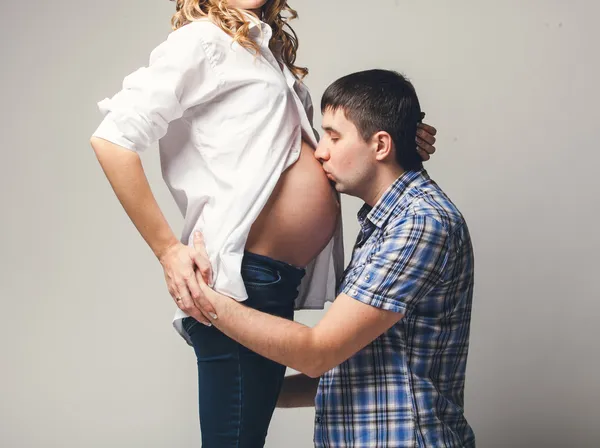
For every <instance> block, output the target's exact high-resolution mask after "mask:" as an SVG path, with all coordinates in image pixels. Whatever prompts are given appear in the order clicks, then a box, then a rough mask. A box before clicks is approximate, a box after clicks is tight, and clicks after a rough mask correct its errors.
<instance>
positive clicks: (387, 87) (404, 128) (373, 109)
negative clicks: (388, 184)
mask: <svg viewBox="0 0 600 448" xmlns="http://www.w3.org/2000/svg"><path fill="white" fill-rule="evenodd" d="M328 109H330V110H332V111H336V110H342V111H343V112H344V114H345V115H346V118H347V119H348V120H350V121H351V122H352V123H354V125H355V126H356V128H357V129H358V131H359V132H360V134H361V136H362V138H363V139H364V140H365V141H367V140H369V139H370V138H371V137H372V136H373V135H374V134H375V133H376V132H379V131H385V132H387V133H388V134H390V136H391V137H392V140H393V142H394V146H395V147H396V161H397V162H398V164H399V165H400V166H401V167H402V168H403V169H404V170H406V171H416V170H420V169H422V168H423V162H422V159H421V156H419V153H418V152H417V144H416V142H415V139H416V136H417V123H419V122H420V121H421V106H420V104H419V99H418V98H417V93H416V92H415V88H414V87H413V85H412V84H411V83H410V81H408V80H407V79H406V78H405V77H404V76H402V75H401V74H399V73H396V72H394V71H390V70H367V71H363V72H358V73H352V74H350V75H348V76H344V77H343V78H340V79H338V80H337V81H335V82H334V83H333V84H331V85H330V86H329V87H328V88H327V90H326V91H325V93H324V94H323V98H322V100H321V112H323V113H324V112H325V111H326V110H328Z"/></svg>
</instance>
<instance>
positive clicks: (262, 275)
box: [242, 264, 281, 287]
mask: <svg viewBox="0 0 600 448" xmlns="http://www.w3.org/2000/svg"><path fill="white" fill-rule="evenodd" d="M242 279H243V280H244V285H246V286H250V287H252V286H272V285H276V284H277V283H279V282H281V274H280V272H279V271H278V270H277V269H276V268H272V267H270V266H257V265H251V264H246V265H242Z"/></svg>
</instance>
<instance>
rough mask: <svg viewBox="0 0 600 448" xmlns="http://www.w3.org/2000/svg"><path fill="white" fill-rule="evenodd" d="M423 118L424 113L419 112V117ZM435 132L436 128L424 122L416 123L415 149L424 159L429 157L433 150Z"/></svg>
mask: <svg viewBox="0 0 600 448" xmlns="http://www.w3.org/2000/svg"><path fill="white" fill-rule="evenodd" d="M423 118H425V113H424V112H423V113H421V119H423ZM435 134H437V129H436V128H434V127H433V126H429V125H428V124H425V123H419V124H418V125H417V151H418V153H419V155H420V156H421V158H422V159H423V160H425V161H427V160H429V159H430V158H431V154H433V153H434V152H435V146H433V145H435Z"/></svg>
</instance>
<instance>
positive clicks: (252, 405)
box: [183, 252, 305, 448]
mask: <svg viewBox="0 0 600 448" xmlns="http://www.w3.org/2000/svg"><path fill="white" fill-rule="evenodd" d="M304 274H305V271H304V269H300V268H296V267H294V266H291V265H289V264H287V263H283V262H280V261H276V260H273V259H271V258H268V257H265V256H262V255H257V254H253V253H249V252H246V253H245V254H244V258H243V261H242V278H243V279H244V284H245V286H246V291H247V293H248V300H246V301H245V302H244V304H245V305H246V306H249V307H251V308H254V309H257V310H260V311H264V312H266V313H269V314H273V315H275V316H280V317H283V318H286V319H290V320H291V319H293V318H294V300H295V299H296V297H297V296H298V287H299V286H300V281H301V280H302V277H304ZM183 326H184V328H185V330H186V331H187V332H188V334H189V335H190V338H191V340H192V344H193V346H194V351H195V352H196V357H197V359H198V392H199V402H200V404H199V407H200V429H201V433H202V446H203V447H204V448H233V447H235V448H260V447H262V446H264V443H265V438H266V436H267V429H268V427H269V423H270V421H271V417H272V415H273V411H274V410H275V405H276V403H277V398H278V396H279V392H280V390H281V385H282V383H283V377H284V374H285V366H282V365H281V364H277V363H276V362H273V361H271V360H269V359H266V358H263V357H262V356H260V355H257V354H256V353H254V352H252V351H251V350H249V349H247V348H245V347H243V346H242V345H240V344H238V343H237V342H235V341H234V340H232V339H230V338H229V337H227V336H225V335H224V334H223V333H221V332H220V331H219V330H217V329H216V328H215V327H206V326H205V325H202V324H200V323H198V321H197V320H196V319H194V318H192V317H188V318H186V319H184V320H183Z"/></svg>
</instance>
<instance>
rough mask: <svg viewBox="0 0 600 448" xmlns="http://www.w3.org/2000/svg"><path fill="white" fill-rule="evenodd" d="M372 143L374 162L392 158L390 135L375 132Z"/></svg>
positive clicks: (392, 146) (392, 149) (392, 143)
mask: <svg viewBox="0 0 600 448" xmlns="http://www.w3.org/2000/svg"><path fill="white" fill-rule="evenodd" d="M372 141H373V147H374V150H375V159H376V160H378V161H384V160H388V159H389V158H390V157H393V152H394V142H393V140H392V136H391V135H390V134H388V133H387V132H385V131H379V132H376V133H375V134H374V135H373V139H372Z"/></svg>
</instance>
